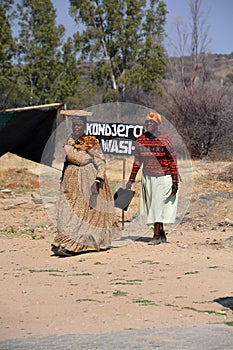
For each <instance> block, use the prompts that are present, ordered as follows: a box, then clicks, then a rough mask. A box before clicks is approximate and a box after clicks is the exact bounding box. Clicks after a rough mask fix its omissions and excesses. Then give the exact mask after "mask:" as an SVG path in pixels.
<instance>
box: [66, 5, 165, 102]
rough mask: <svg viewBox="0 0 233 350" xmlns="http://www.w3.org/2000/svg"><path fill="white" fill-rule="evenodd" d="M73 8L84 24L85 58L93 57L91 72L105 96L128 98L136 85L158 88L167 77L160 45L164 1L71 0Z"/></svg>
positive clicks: (144, 88)
mask: <svg viewBox="0 0 233 350" xmlns="http://www.w3.org/2000/svg"><path fill="white" fill-rule="evenodd" d="M70 4H71V13H72V15H73V16H74V18H75V20H76V22H77V23H78V24H80V23H82V24H83V25H84V30H83V31H82V32H80V33H77V34H76V36H75V40H76V42H77V45H78V46H79V47H80V51H81V59H82V60H85V61H88V62H93V63H94V64H93V69H92V78H93V80H94V81H95V82H97V84H99V85H100V86H102V87H103V89H104V93H103V100H104V101H105V102H106V101H115V100H119V99H122V100H125V98H126V94H127V92H130V91H132V90H142V91H158V82H159V81H160V80H161V78H163V77H164V72H165V51H164V49H163V46H162V40H163V36H164V25H165V20H166V14H167V10H166V5H165V3H164V2H163V1H161V0H151V1H150V2H149V7H147V5H148V4H147V1H146V0H135V1H132V0H125V1H123V0H121V1H117V2H115V1H112V0H101V1H98V2H96V1H92V0H81V1H80V0H70Z"/></svg>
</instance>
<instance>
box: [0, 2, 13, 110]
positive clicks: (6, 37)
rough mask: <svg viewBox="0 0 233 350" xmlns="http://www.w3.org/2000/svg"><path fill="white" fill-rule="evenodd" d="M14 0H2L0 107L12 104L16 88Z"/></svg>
mask: <svg viewBox="0 0 233 350" xmlns="http://www.w3.org/2000/svg"><path fill="white" fill-rule="evenodd" d="M12 4H13V0H10V1H9V0H7V1H6V0H1V1H0V109H5V108H7V107H8V106H9V105H10V100H11V97H12V92H13V90H14V89H15V80H16V79H15V70H14V65H13V58H14V55H15V53H16V43H15V40H14V38H13V36H12V30H11V23H10V21H11V15H10V10H11V5H12Z"/></svg>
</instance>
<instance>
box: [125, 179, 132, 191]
mask: <svg viewBox="0 0 233 350" xmlns="http://www.w3.org/2000/svg"><path fill="white" fill-rule="evenodd" d="M131 187H132V181H128V182H127V184H126V189H127V190H131Z"/></svg>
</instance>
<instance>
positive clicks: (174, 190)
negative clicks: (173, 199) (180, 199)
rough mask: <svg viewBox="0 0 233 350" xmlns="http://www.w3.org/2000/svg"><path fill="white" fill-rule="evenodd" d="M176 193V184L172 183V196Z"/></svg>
mask: <svg viewBox="0 0 233 350" xmlns="http://www.w3.org/2000/svg"><path fill="white" fill-rule="evenodd" d="M177 191H178V182H173V183H172V196H175V195H176V192H177Z"/></svg>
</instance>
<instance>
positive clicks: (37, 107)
mask: <svg viewBox="0 0 233 350" xmlns="http://www.w3.org/2000/svg"><path fill="white" fill-rule="evenodd" d="M63 105H64V102H59V103H50V104H47V105H40V106H29V107H19V108H10V109H5V110H2V111H0V112H1V113H4V112H17V111H27V110H30V109H40V108H52V107H62V106H63Z"/></svg>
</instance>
